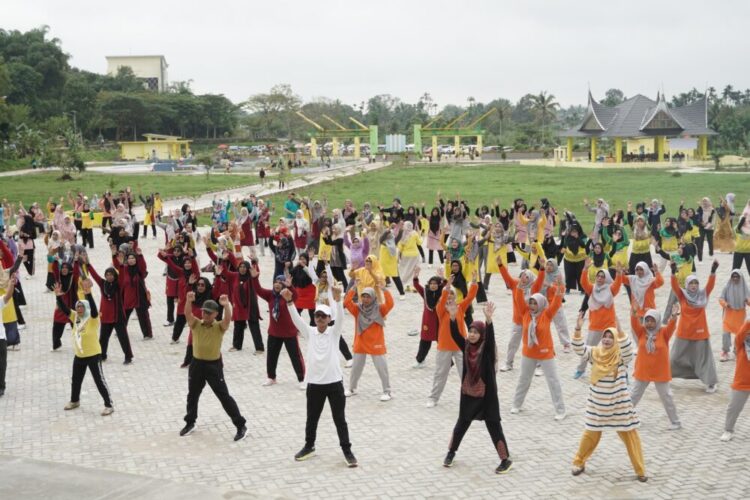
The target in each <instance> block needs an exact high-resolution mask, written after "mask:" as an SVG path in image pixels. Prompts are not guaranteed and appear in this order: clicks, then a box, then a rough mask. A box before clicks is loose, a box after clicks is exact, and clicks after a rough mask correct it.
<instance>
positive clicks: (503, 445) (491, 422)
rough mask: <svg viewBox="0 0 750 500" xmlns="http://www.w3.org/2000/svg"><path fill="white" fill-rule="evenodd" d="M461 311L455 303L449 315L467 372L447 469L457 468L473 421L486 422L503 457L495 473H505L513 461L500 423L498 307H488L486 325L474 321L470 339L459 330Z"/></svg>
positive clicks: (487, 304)
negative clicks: (495, 320)
mask: <svg viewBox="0 0 750 500" xmlns="http://www.w3.org/2000/svg"><path fill="white" fill-rule="evenodd" d="M457 309H458V307H457V306H456V305H455V304H454V305H453V306H452V308H450V309H449V311H448V312H449V314H450V318H451V336H452V337H453V340H454V342H456V344H457V345H458V346H459V348H460V349H461V350H462V351H463V352H464V356H463V363H464V369H463V374H462V376H461V399H460V403H459V410H458V420H457V421H456V426H455V427H454V428H453V436H452V437H451V441H450V445H449V447H448V454H447V455H446V456H445V460H443V466H445V467H452V466H453V460H454V458H455V456H456V451H458V447H459V446H460V444H461V440H462V439H463V437H464V435H465V434H466V431H467V430H469V426H470V425H471V423H472V421H474V420H484V424H485V426H487V431H488V432H489V434H490V438H491V439H492V445H493V447H494V448H495V451H497V454H498V456H499V457H500V465H498V466H497V468H496V469H495V473H496V474H505V473H507V472H508V471H509V470H510V468H511V466H512V465H513V461H512V460H511V459H510V454H509V452H508V442H507V441H506V440H505V434H504V433H503V426H502V424H501V423H500V403H499V402H498V398H497V382H496V380H495V372H496V368H495V366H496V363H497V346H496V345H495V329H494V326H493V324H492V314H493V313H494V311H495V305H494V304H493V303H492V302H487V303H486V304H485V306H484V316H485V319H486V323H485V322H482V321H474V322H473V323H472V324H471V326H470V327H469V332H468V335H467V336H466V338H464V337H463V336H462V335H461V332H460V331H459V326H458V323H457V321H456V311H457Z"/></svg>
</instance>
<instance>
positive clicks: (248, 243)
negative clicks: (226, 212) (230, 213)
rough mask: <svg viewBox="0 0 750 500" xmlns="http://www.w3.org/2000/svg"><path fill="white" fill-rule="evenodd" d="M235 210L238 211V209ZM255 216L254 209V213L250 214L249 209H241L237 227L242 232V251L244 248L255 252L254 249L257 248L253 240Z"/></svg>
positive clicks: (240, 242)
mask: <svg viewBox="0 0 750 500" xmlns="http://www.w3.org/2000/svg"><path fill="white" fill-rule="evenodd" d="M251 206H252V205H251ZM234 208H235V210H236V207H234ZM254 215H255V210H254V209H253V213H250V211H249V210H248V208H247V207H242V208H241V209H240V213H239V217H237V220H236V224H237V227H238V228H239V230H240V241H239V245H240V249H242V247H248V248H249V249H250V251H251V252H252V251H253V247H254V246H255V240H254V238H253V219H254Z"/></svg>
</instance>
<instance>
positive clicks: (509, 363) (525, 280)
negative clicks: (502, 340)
mask: <svg viewBox="0 0 750 500" xmlns="http://www.w3.org/2000/svg"><path fill="white" fill-rule="evenodd" d="M497 266H498V267H499V269H500V274H501V275H502V277H503V280H504V281H505V286H506V287H508V290H510V292H511V293H512V294H513V319H512V325H511V328H510V339H509V340H508V354H507V356H506V359H505V363H504V364H503V365H502V366H501V367H500V371H501V372H507V371H511V370H512V369H513V361H514V358H515V356H516V352H517V351H518V347H519V346H520V345H521V337H522V336H523V335H522V334H523V311H524V309H525V306H526V302H527V301H528V300H529V298H530V297H531V295H532V294H534V293H537V292H538V291H539V290H541V288H542V282H543V281H544V277H545V275H544V273H539V274H538V275H537V276H534V273H533V272H531V271H529V270H528V269H523V270H522V271H521V273H520V274H519V276H518V279H515V278H513V277H512V276H511V275H510V273H509V272H508V269H507V267H506V266H505V264H504V263H503V262H502V259H501V258H500V257H498V260H497Z"/></svg>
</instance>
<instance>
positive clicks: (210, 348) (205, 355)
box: [190, 318, 226, 361]
mask: <svg viewBox="0 0 750 500" xmlns="http://www.w3.org/2000/svg"><path fill="white" fill-rule="evenodd" d="M190 330H192V332H193V357H194V358H195V359H200V360H202V361H216V360H217V359H219V358H220V357H221V341H222V340H223V339H224V332H226V330H225V329H224V328H222V325H221V323H220V322H219V321H214V322H213V323H212V324H211V325H204V324H203V321H202V320H199V319H198V318H196V319H194V320H193V322H192V323H191V324H190Z"/></svg>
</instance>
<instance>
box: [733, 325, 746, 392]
mask: <svg viewBox="0 0 750 500" xmlns="http://www.w3.org/2000/svg"><path fill="white" fill-rule="evenodd" d="M748 335H750V321H748V322H746V323H745V324H744V325H742V329H741V330H740V333H738V334H737V336H736V337H735V339H734V352H735V354H736V355H737V362H736V364H735V368H734V381H733V382H732V389H734V390H735V391H750V361H748V359H747V351H746V350H745V338H747V336H748Z"/></svg>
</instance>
